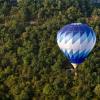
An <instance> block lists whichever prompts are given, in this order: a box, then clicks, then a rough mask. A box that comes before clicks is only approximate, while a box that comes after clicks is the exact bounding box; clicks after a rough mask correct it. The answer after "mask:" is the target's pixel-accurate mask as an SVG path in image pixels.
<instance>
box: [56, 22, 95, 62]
mask: <svg viewBox="0 0 100 100" xmlns="http://www.w3.org/2000/svg"><path fill="white" fill-rule="evenodd" d="M57 43H58V46H59V48H60V49H61V50H62V51H63V53H64V55H65V56H66V57H67V58H68V59H69V60H70V62H71V63H72V64H80V63H82V62H83V61H84V60H85V58H86V57H87V56H88V54H89V53H90V51H91V50H92V49H93V47H94V45H95V43H96V36H95V32H94V31H93V30H92V28H90V27H89V26H88V25H87V24H82V23H72V24H68V25H65V26H64V27H63V28H61V29H60V30H59V31H58V33H57Z"/></svg>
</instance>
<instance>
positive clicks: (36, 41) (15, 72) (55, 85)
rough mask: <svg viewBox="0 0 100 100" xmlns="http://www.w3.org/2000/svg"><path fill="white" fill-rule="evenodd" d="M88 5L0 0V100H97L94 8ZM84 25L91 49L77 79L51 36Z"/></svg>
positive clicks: (76, 0) (98, 27)
mask: <svg viewBox="0 0 100 100" xmlns="http://www.w3.org/2000/svg"><path fill="white" fill-rule="evenodd" d="M90 1H91V0H20V2H18V4H17V5H16V6H13V5H12V4H11V3H10V2H9V0H0V100H100V8H99V7H96V6H95V5H93V4H92V3H91V2H90ZM72 22H81V23H87V24H88V25H89V26H91V27H92V28H93V29H94V31H95V32H96V37H97V41H96V45H95V47H94V49H93V51H92V52H91V53H90V55H89V56H88V58H87V59H86V60H85V62H84V63H82V64H81V65H79V66H78V68H77V74H78V75H77V76H75V75H74V74H73V73H72V72H71V71H70V70H69V69H70V68H72V65H71V64H70V62H69V61H68V59H67V58H66V57H65V56H64V55H63V53H62V52H61V51H60V49H59V47H58V45H57V42H56V35H57V31H58V30H59V29H60V28H61V27H62V26H64V25H66V24H68V23H72Z"/></svg>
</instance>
